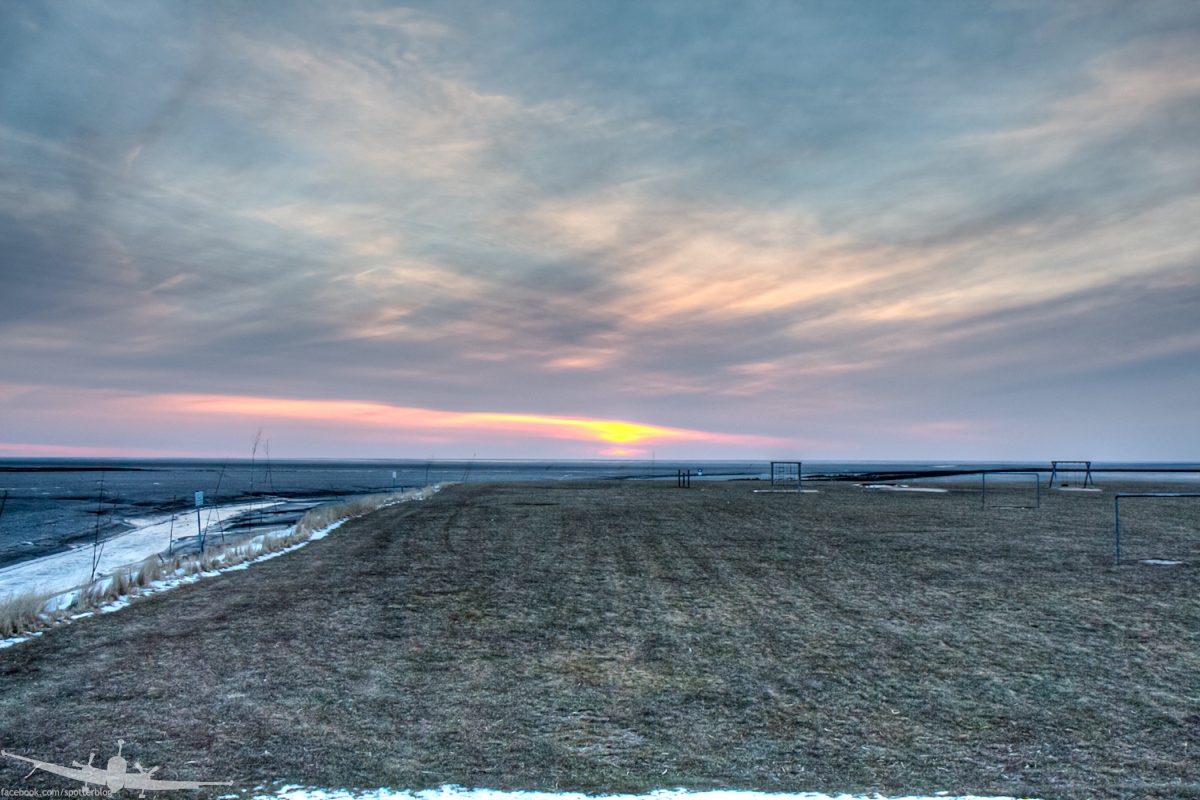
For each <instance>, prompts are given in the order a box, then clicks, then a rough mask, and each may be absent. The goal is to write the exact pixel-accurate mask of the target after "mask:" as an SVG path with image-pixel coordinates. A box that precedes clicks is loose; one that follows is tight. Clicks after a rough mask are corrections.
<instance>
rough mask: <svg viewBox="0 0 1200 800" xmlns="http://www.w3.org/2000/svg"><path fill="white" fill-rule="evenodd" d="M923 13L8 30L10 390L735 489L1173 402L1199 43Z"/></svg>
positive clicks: (531, 10) (82, 22)
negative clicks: (673, 467)
mask: <svg viewBox="0 0 1200 800" xmlns="http://www.w3.org/2000/svg"><path fill="white" fill-rule="evenodd" d="M173 9H174V10H173ZM35 12H36V14H35ZM944 12H945V13H944V14H940V15H936V18H934V17H932V16H931V15H929V14H927V13H925V12H924V11H923V10H920V9H912V8H907V7H904V6H896V7H888V8H886V9H884V8H878V9H877V8H874V7H873V8H872V9H871V11H870V13H863V12H862V9H861V8H859V7H858V6H857V5H856V4H854V3H851V4H849V5H845V6H836V5H835V6H831V7H827V8H820V9H808V10H806V11H805V12H804V13H798V12H797V11H796V10H795V9H794V8H791V7H788V6H787V4H783V5H770V4H768V5H767V6H746V7H744V8H741V7H738V8H736V9H735V8H734V7H732V6H730V7H729V8H728V9H724V8H722V9H715V8H714V9H709V10H708V11H707V12H705V13H699V12H696V11H694V10H693V9H689V8H688V7H685V6H679V7H670V8H667V7H664V8H662V9H659V10H658V11H655V12H654V13H650V11H649V8H648V7H641V6H630V7H623V9H622V10H621V12H620V13H605V14H601V15H599V16H597V15H596V13H595V9H593V8H591V7H583V6H580V7H577V8H571V9H568V10H566V11H563V10H562V9H559V8H557V7H554V8H551V6H550V5H549V4H540V3H533V4H524V5H520V6H506V5H503V4H502V5H501V6H495V7H481V8H477V9H475V10H474V11H473V12H472V14H470V15H467V14H465V13H460V12H458V11H455V10H454V9H450V8H439V9H433V10H425V11H422V10H416V9H406V8H390V9H384V8H380V7H378V6H376V5H370V4H356V3H351V4H350V5H348V6H341V7H339V8H338V10H337V11H332V10H330V9H325V8H321V7H309V8H303V9H296V10H293V11H289V12H288V13H282V14H281V13H277V11H273V10H272V11H268V10H265V9H264V8H260V7H246V8H244V9H242V10H241V11H240V12H239V13H238V14H231V13H227V9H224V8H223V7H197V10H194V11H193V12H189V13H187V14H184V13H182V12H179V11H178V9H177V7H156V8H155V9H154V10H145V9H144V10H141V11H138V10H137V9H133V8H130V9H118V8H116V7H112V6H109V5H105V4H102V3H96V4H92V3H88V2H82V3H79V4H75V5H73V6H72V7H71V9H70V10H69V12H68V11H63V10H60V9H59V7H57V6H55V5H53V4H45V5H41V4H38V3H34V4H33V5H31V6H30V5H26V6H7V7H4V8H0V25H4V24H5V23H6V22H11V29H13V30H17V29H20V30H23V31H27V35H23V36H22V37H21V40H20V42H19V45H20V46H19V47H16V48H14V49H12V50H11V52H7V53H5V54H4V55H3V56H0V58H3V59H7V60H6V61H4V65H5V69H4V70H3V72H2V73H0V74H2V75H3V77H2V78H0V170H2V171H3V174H4V175H5V181H4V182H3V183H2V184H0V246H2V247H3V250H2V252H3V253H4V259H3V260H0V270H3V278H4V280H5V291H4V292H3V293H2V294H0V359H2V361H0V363H2V364H3V367H4V372H5V375H6V379H7V380H10V381H12V382H14V383H17V382H20V383H24V384H30V385H39V386H63V387H65V388H66V387H70V388H69V390H70V391H71V392H75V393H77V396H79V397H84V396H87V394H86V393H87V392H88V391H118V392H120V391H129V392H132V393H133V394H134V395H138V396H155V397H168V396H170V397H177V398H178V397H184V396H191V397H199V396H212V397H226V398H238V397H241V398H275V399H277V401H278V402H279V403H286V402H287V401H288V400H289V398H290V399H293V400H294V399H295V398H315V397H321V398H326V399H325V400H322V401H320V402H322V403H332V404H336V403H337V402H339V400H338V396H340V398H341V400H343V401H345V402H346V403H348V404H349V405H344V406H339V405H325V406H321V408H322V409H324V410H323V411H322V412H321V414H324V416H321V415H320V414H317V415H315V416H311V417H304V416H303V415H299V412H298V411H296V409H297V408H300V407H291V408H292V409H293V411H292V412H289V413H290V414H291V415H290V416H289V415H287V414H285V415H284V417H283V418H285V419H288V420H291V421H292V422H294V423H297V424H299V423H300V422H304V424H305V425H308V426H309V427H308V428H307V430H309V431H316V430H317V429H318V428H319V427H321V426H324V425H326V424H329V425H332V424H334V422H333V420H334V417H335V416H337V415H338V414H344V415H347V419H351V420H359V422H355V423H354V424H355V425H356V426H358V427H357V428H355V430H356V431H358V430H360V429H361V430H366V428H365V427H363V426H365V425H367V422H366V420H368V419H373V420H375V422H374V423H372V424H378V425H381V426H383V427H384V428H385V429H387V430H389V431H392V432H394V433H395V432H401V433H403V435H404V436H409V434H410V433H411V434H412V436H414V437H416V436H418V435H420V436H436V435H440V434H436V431H448V432H450V433H448V434H447V435H449V436H451V438H455V437H457V438H456V439H455V440H456V441H462V442H465V441H466V439H465V438H463V437H468V436H478V437H480V438H487V437H489V436H499V435H501V434H503V435H504V436H506V437H509V438H507V439H506V440H505V441H506V443H507V445H506V446H512V447H517V448H520V447H521V445H520V442H521V441H527V442H529V443H531V444H530V445H529V447H531V448H537V447H543V446H549V445H548V444H547V443H558V444H563V446H566V444H564V443H578V444H580V446H585V445H586V446H588V447H591V446H592V445H598V443H599V442H601V441H602V439H601V438H596V437H599V436H600V432H602V431H604V430H607V431H609V432H610V433H612V434H613V435H616V434H615V433H614V432H615V431H618V430H619V428H602V427H600V428H588V427H587V425H586V424H585V423H586V422H587V421H589V420H593V421H601V422H603V421H612V420H617V421H620V420H642V419H644V420H654V421H655V424H654V425H650V426H649V428H654V429H656V430H659V431H684V432H688V431H691V432H705V431H709V432H721V431H741V432H744V433H745V434H746V435H752V436H756V437H760V438H759V439H745V438H742V439H738V440H737V442H736V443H735V442H734V440H719V439H687V438H686V437H683V435H682V434H680V435H679V436H676V437H675V438H671V437H670V436H669V435H668V434H667V433H660V434H657V435H659V436H661V437H664V438H661V439H660V440H655V439H653V438H647V439H645V440H644V442H642V443H645V442H659V441H661V442H662V443H667V442H674V443H676V444H683V443H690V444H689V446H691V445H695V446H697V447H699V446H701V445H703V444H705V443H707V444H708V445H711V446H714V447H715V446H718V445H719V446H721V447H730V448H734V447H739V448H742V450H741V452H744V453H747V454H749V453H751V451H755V452H759V451H762V450H764V449H770V448H772V447H775V446H777V444H771V442H775V441H776V440H777V439H780V440H783V441H785V442H788V443H794V444H785V445H778V446H784V447H791V446H796V447H800V446H802V443H808V444H809V445H813V446H816V445H815V444H814V443H822V444H821V446H822V447H827V448H828V450H829V451H830V452H836V453H838V454H839V455H845V454H846V453H848V452H849V450H847V448H850V449H853V447H855V446H858V447H861V448H862V449H863V450H864V452H865V451H867V450H871V449H872V448H877V447H883V446H884V445H883V444H881V443H882V442H884V441H895V442H897V443H898V444H896V447H901V446H903V447H911V444H912V442H913V441H914V439H913V437H914V436H916V435H917V434H915V433H912V432H913V431H917V430H918V429H919V426H920V425H927V424H929V425H932V424H934V422H936V421H938V420H964V419H965V417H964V413H963V411H962V409H963V408H979V407H980V405H979V404H980V399H979V398H980V396H981V394H983V393H985V392H986V393H988V395H989V396H991V397H999V396H1002V395H1004V393H1006V392H1007V393H1009V394H1010V395H1012V396H1017V395H1020V396H1025V393H1027V392H1033V393H1034V394H1035V395H1036V393H1037V392H1042V393H1044V394H1045V396H1051V395H1053V396H1054V397H1063V396H1073V395H1072V392H1073V389H1072V388H1071V387H1072V385H1073V384H1072V381H1075V380H1084V379H1085V377H1083V376H1086V375H1099V374H1106V375H1109V376H1111V377H1110V378H1109V379H1110V380H1112V381H1114V386H1125V387H1132V386H1134V385H1135V384H1133V383H1129V381H1131V380H1132V379H1131V378H1128V377H1126V376H1127V374H1132V372H1131V371H1136V370H1142V374H1141V377H1140V378H1139V380H1147V377H1146V376H1147V375H1150V376H1152V378H1153V380H1154V381H1156V382H1157V384H1156V385H1159V386H1160V387H1168V388H1162V389H1161V390H1160V394H1163V395H1164V396H1167V395H1169V396H1172V397H1176V396H1183V393H1184V392H1185V389H1186V387H1188V386H1190V385H1191V384H1190V383H1189V382H1188V378H1187V376H1186V375H1181V374H1178V373H1177V371H1175V370H1174V367H1173V366H1172V365H1173V364H1174V363H1175V362H1174V361H1173V359H1177V358H1184V357H1186V356H1187V355H1188V354H1190V353H1192V352H1194V349H1195V332H1196V325H1195V315H1194V313H1193V314H1190V315H1189V313H1188V303H1190V302H1192V301H1191V300H1190V298H1192V297H1193V296H1194V294H1195V291H1196V282H1195V279H1194V276H1195V275H1196V274H1197V271H1196V265H1197V264H1200V237H1197V235H1196V233H1195V220H1196V219H1197V218H1200V194H1198V193H1197V190H1196V186H1197V185H1200V183H1197V181H1198V180H1200V158H1197V152H1198V150H1197V146H1196V143H1195V133H1194V131H1195V127H1196V125H1197V124H1200V108H1198V105H1200V103H1198V98H1200V78H1197V76H1198V75H1200V60H1198V59H1197V57H1196V56H1195V53H1197V52H1200V48H1198V47H1196V46H1195V44H1196V42H1195V41H1194V39H1195V37H1193V36H1192V35H1191V34H1190V33H1189V31H1190V30H1192V29H1193V28H1192V27H1189V25H1191V24H1192V22H1194V20H1195V17H1196V12H1195V11H1194V10H1192V9H1190V8H1189V6H1187V5H1185V4H1178V5H1176V4H1171V3H1166V4H1162V5H1155V10H1154V11H1153V13H1151V11H1146V10H1139V9H1138V8H1134V7H1132V6H1130V7H1125V6H1120V5H1118V6H1112V7H1109V10H1108V11H1107V12H1106V13H1104V14H1098V13H1095V12H1094V11H1091V10H1088V9H1087V8H1086V4H1085V5H1084V6H1073V7H1071V9H1066V8H1065V7H1064V6H1056V7H1049V6H1046V5H1044V4H1020V3H1016V4H1013V3H1009V4H1001V5H999V6H995V7H992V6H988V7H982V6H969V5H964V6H954V7H953V8H947V9H945V10H944ZM1068 12H1069V13H1068ZM34 16H36V17H37V19H36V23H37V24H36V25H32V23H31V20H33V17H34ZM1067 16H1070V20H1069V21H1068V20H1067V19H1066V17H1067ZM27 22H28V23H31V24H29V25H27V24H25V23H27ZM1168 22H1170V24H1167V23H1168ZM1097 341H1103V342H1105V343H1106V344H1105V346H1104V347H1096V346H1093V344H1092V343H1093V342H1097ZM72 381H73V382H74V384H72ZM331 386H333V387H337V391H336V392H335V391H331V390H330V389H329V387H331ZM981 387H985V388H981ZM1031 387H1032V388H1031ZM1172 387H1173V388H1172ZM1130 391H1134V389H1130ZM1114 396H1115V395H1114ZM351 398H353V399H354V400H353V402H351V400H350V399H351ZM5 402H6V403H8V404H9V405H8V407H7V408H6V410H9V409H14V408H17V407H20V408H22V409H24V410H22V411H21V414H23V415H25V416H22V417H20V419H21V420H24V422H21V423H19V424H20V425H23V426H26V427H27V428H28V430H29V431H33V430H34V429H35V428H36V427H37V425H42V422H37V424H36V425H35V422H34V421H35V420H43V419H44V415H43V416H38V415H37V413H35V411H36V409H35V410H30V408H31V407H30V406H29V405H28V404H22V402H19V401H18V400H15V399H14V400H11V401H5ZM81 402H82V401H81ZM214 402H215V401H214ZM264 402H265V401H264ZM296 402H317V401H311V400H306V401H296ZM114 403H115V401H114ZM356 403H359V404H362V403H365V404H366V406H368V407H374V406H378V407H379V409H385V408H387V409H393V410H392V411H388V412H386V413H385V412H384V411H382V410H378V409H377V413H375V412H372V413H373V414H374V415H372V413H367V412H366V411H364V410H363V408H364V407H363V406H361V405H356ZM372 404H374V406H372ZM56 407H57V406H56ZM106 407H108V406H106ZM61 408H63V409H65V408H66V406H62V407H61ZM111 408H113V409H115V408H117V406H116V405H112V406H111ZM164 408H165V407H164ZM214 408H215V407H214ZM230 408H232V407H230ZM275 408H276V410H277V411H279V410H280V409H285V408H288V407H287V406H286V405H277V406H275ZM463 408H471V409H476V411H475V412H473V413H475V414H484V415H487V414H497V413H500V412H497V411H495V410H496V409H502V410H504V412H505V413H509V412H511V418H507V419H506V420H504V419H501V418H500V417H486V416H485V417H480V416H474V417H471V416H469V415H468V416H463V415H462V414H465V412H450V411H444V412H443V411H431V409H463ZM396 409H409V410H410V411H400V410H396ZM175 410H176V411H177V412H179V413H184V411H183V409H182V407H177V408H176V409H175ZM258 410H260V411H262V412H263V413H266V411H267V409H266V407H263V408H261V409H258ZM884 410H886V411H887V413H886V414H884V413H882V412H883V411H884ZM410 412H411V413H410ZM418 412H420V414H432V415H433V416H425V417H421V416H420V414H419V413H418ZM63 413H64V414H67V412H66V411H65V410H64V411H63ZM113 413H114V414H115V413H116V412H115V411H114V412H113ZM173 413H174V412H173ZM187 413H199V412H198V411H196V410H195V409H193V410H192V411H189V412H187ZM280 413H282V412H280ZM313 413H314V414H316V412H315V411H314V412H313ZM979 413H981V414H984V413H985V412H983V411H980V412H979ZM986 413H987V414H990V415H992V417H989V419H990V418H995V417H996V415H1000V416H1002V413H1001V412H999V411H996V410H994V409H993V410H990V411H987V412H986ZM204 414H205V415H206V416H205V419H206V420H207V422H206V423H205V424H212V425H216V426H218V427H220V426H222V425H225V424H226V423H228V424H242V422H244V421H246V420H247V419H248V417H241V416H237V415H235V414H234V413H233V412H232V411H228V412H221V413H218V412H217V411H216V410H213V409H210V410H209V411H206V412H204ZM405 414H409V416H408V417H406V416H405ZM439 414H441V415H442V416H438V415H439ZM871 414H875V415H876V417H875V421H874V422H871V423H867V422H866V421H865V420H866V419H867V418H868V415H871ZM7 416H8V418H9V419H16V418H17V417H14V416H13V414H12V413H9V414H8V415H7ZM86 416H87V415H86V414H84V415H83V418H86ZM218 419H223V420H224V422H217V420H218ZM879 419H886V420H888V423H887V425H888V427H886V429H884V428H880V427H879V426H878V424H877V423H878V420H879ZM405 420H410V422H411V421H412V420H424V422H423V423H421V425H418V424H416V423H412V425H413V426H415V427H405V426H406V425H409V424H410V422H405ZM554 420H558V421H559V422H554ZM931 421H932V422H931ZM973 421H974V422H977V423H978V425H977V427H975V428H973V430H976V431H979V432H981V433H980V434H979V436H980V438H979V439H977V440H976V439H969V438H962V437H960V438H959V439H953V438H943V441H945V442H958V443H959V444H961V445H962V446H963V448H967V447H969V446H977V447H978V448H984V449H985V448H986V447H987V445H988V441H989V439H988V437H989V436H992V437H995V436H998V435H999V434H996V433H995V432H996V431H997V430H998V428H997V427H996V426H995V425H989V424H988V420H987V419H980V420H973ZM1061 422H1062V424H1063V425H1064V426H1068V427H1071V428H1073V429H1076V430H1077V431H1078V434H1077V435H1078V436H1080V437H1086V435H1087V430H1088V429H1087V427H1086V425H1084V424H1083V423H1082V422H1079V423H1077V422H1076V421H1075V419H1074V418H1072V417H1069V416H1067V415H1064V416H1063V417H1062V418H1061ZM81 424H82V423H81ZM596 424H597V425H599V424H600V422H597V423H596ZM629 424H634V423H629ZM1164 424H1165V423H1164ZM164 425H165V423H164ZM422 425H424V428H423V429H422ZM389 426H390V427H389ZM504 426H508V427H504ZM872 426H874V427H872ZM166 429H167V428H166V427H164V428H163V429H162V430H166ZM220 429H221V430H226V429H227V428H220ZM39 430H52V426H48V427H45V428H44V429H43V428H39ZM321 430H326V429H325V428H321ZM330 430H331V429H330ZM630 430H633V429H630ZM639 430H640V429H639ZM937 430H938V429H937V428H930V429H929V436H930V437H934V435H935V433H936V432H937ZM888 431H891V433H888ZM30 435H31V436H32V435H33V434H32V433H31V434H30ZM163 435H167V436H169V435H170V434H163ZM314 435H315V434H314ZM321 435H325V434H321ZM354 435H355V436H356V437H357V436H358V433H355V434H354ZM705 435H708V434H705ZM713 435H714V436H715V435H716V434H713ZM722 435H724V434H722ZM729 435H738V436H740V435H741V434H729ZM893 435H894V437H896V438H894V439H887V437H888V436H893ZM647 436H649V434H648V433H647ZM522 437H524V438H522ZM571 437H579V438H571ZM681 437H682V438H681ZM2 438H5V439H8V440H11V441H23V440H25V439H28V438H29V437H26V436H16V435H7V434H6V435H4V436H3V437H2ZM363 438H365V437H363ZM29 440H30V441H34V440H37V441H42V442H44V443H47V444H53V442H51V440H49V439H46V438H45V436H44V435H41V434H39V435H38V436H34V437H33V438H32V439H29ZM414 440H415V439H414ZM355 441H356V442H360V439H357V438H356V439H355ZM603 441H607V442H608V444H607V445H605V446H609V447H610V451H611V452H614V453H615V452H616V451H617V450H623V451H625V452H631V450H632V449H637V447H640V446H641V443H639V442H636V441H633V442H617V441H615V440H603ZM992 441H994V439H993V440H992ZM972 442H974V443H975V444H971V443H972ZM855 443H857V444H855ZM147 446H149V445H147ZM356 446H361V443H360V445H356ZM572 446H574V445H573V444H572ZM654 446H656V445H654V444H651V447H654ZM664 446H666V445H665V444H664ZM1029 446H1030V447H1035V448H1036V447H1038V446H1040V445H1039V440H1038V439H1037V438H1036V437H1035V438H1031V439H1030V441H1029ZM612 448H615V449H612ZM523 452H524V451H523Z"/></svg>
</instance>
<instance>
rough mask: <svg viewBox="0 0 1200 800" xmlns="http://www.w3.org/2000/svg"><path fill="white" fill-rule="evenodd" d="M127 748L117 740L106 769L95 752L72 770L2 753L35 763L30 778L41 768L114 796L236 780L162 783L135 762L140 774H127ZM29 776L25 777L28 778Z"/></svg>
mask: <svg viewBox="0 0 1200 800" xmlns="http://www.w3.org/2000/svg"><path fill="white" fill-rule="evenodd" d="M124 746H125V740H124V739H118V740H117V754H116V755H115V756H113V757H112V758H110V759H109V760H108V767H107V768H106V769H100V768H99V767H94V766H92V759H94V758H95V757H96V754H95V753H92V754H91V755H90V756H88V763H86V764H80V763H79V762H78V761H72V762H71V764H72V766H70V767H61V766H59V765H58V764H52V763H50V762H49V761H38V760H37V759H36V758H25V756H19V755H16V754H15V753H9V752H8V751H6V750H0V754H3V755H6V756H8V757H9V758H15V759H18V760H20V761H26V762H28V763H30V764H33V769H31V770H30V771H29V775H32V774H33V773H35V772H37V771H38V770H39V769H40V770H42V771H43V772H53V773H54V774H55V775H62V776H63V777H64V778H70V779H71V780H74V781H81V782H83V783H85V784H88V783H94V784H96V785H97V786H107V787H108V788H109V789H110V790H111V791H112V792H113V793H116V792H119V791H121V790H122V789H135V790H139V791H140V792H141V794H140V795H139V797H145V796H146V792H147V791H151V792H161V791H163V790H165V789H199V788H200V787H201V786H232V785H233V781H162V780H158V779H157V778H155V777H153V776H154V773H156V772H158V767H152V768H151V769H150V770H147V769H146V768H145V767H143V766H142V765H141V764H139V763H138V762H136V761H135V762H133V766H134V769H136V770H137V772H126V771H125V768H126V767H127V766H128V764H129V762H127V761H126V760H125V759H124V758H123V757H122V756H121V748H122V747H124ZM29 775H26V776H25V777H26V778H28V777H29Z"/></svg>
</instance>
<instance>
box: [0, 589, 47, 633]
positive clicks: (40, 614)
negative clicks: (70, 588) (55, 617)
mask: <svg viewBox="0 0 1200 800" xmlns="http://www.w3.org/2000/svg"><path fill="white" fill-rule="evenodd" d="M51 597H52V595H48V594H35V593H32V592H31V593H28V594H19V595H11V596H9V597H6V598H4V600H3V601H2V602H0V638H4V639H7V638H8V637H10V636H16V635H17V634H19V633H24V632H25V631H29V630H35V629H37V628H40V627H41V626H42V625H43V624H44V623H46V622H48V621H49V619H50V616H51V613H50V612H48V611H47V610H46V603H47V601H49V600H50V598H51Z"/></svg>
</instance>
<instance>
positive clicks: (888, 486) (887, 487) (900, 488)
mask: <svg viewBox="0 0 1200 800" xmlns="http://www.w3.org/2000/svg"><path fill="white" fill-rule="evenodd" d="M862 488H864V489H866V490H867V491H869V492H875V491H884V492H933V493H935V494H945V493H946V492H948V491H949V489H935V488H933V487H932V486H909V485H908V484H907V483H900V484H895V483H864V484H863V485H862Z"/></svg>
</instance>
